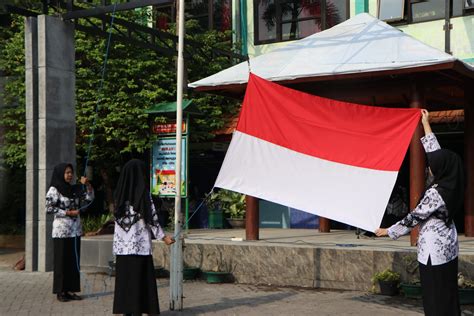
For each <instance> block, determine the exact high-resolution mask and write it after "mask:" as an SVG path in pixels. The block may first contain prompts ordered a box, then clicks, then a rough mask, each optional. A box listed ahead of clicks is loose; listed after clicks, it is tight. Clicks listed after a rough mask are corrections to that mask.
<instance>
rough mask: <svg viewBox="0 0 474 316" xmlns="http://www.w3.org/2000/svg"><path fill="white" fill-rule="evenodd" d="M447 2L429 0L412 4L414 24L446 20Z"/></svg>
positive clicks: (443, 0)
mask: <svg viewBox="0 0 474 316" xmlns="http://www.w3.org/2000/svg"><path fill="white" fill-rule="evenodd" d="M445 6H446V0H429V1H423V2H418V3H412V5H411V15H412V22H424V21H431V20H439V19H444V15H445V13H444V12H445V10H444V9H445Z"/></svg>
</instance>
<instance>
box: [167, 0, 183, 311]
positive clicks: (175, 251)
mask: <svg viewBox="0 0 474 316" xmlns="http://www.w3.org/2000/svg"><path fill="white" fill-rule="evenodd" d="M183 46H184V0H178V74H177V83H176V164H175V171H176V195H175V203H174V207H175V209H174V231H175V236H177V237H176V238H177V240H176V243H174V244H173V246H172V248H171V267H170V270H171V273H170V310H182V309H183V240H182V238H181V223H182V215H181V160H182V157H181V156H182V153H181V149H182V146H181V143H182V132H183V131H182V125H183V73H184V71H183V70H184V60H183Z"/></svg>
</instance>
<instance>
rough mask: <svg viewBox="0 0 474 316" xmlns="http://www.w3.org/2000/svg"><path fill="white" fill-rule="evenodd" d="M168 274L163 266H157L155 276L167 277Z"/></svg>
mask: <svg viewBox="0 0 474 316" xmlns="http://www.w3.org/2000/svg"><path fill="white" fill-rule="evenodd" d="M167 276H168V273H167V271H166V269H165V268H163V267H155V278H165V277H167Z"/></svg>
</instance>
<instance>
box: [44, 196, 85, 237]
mask: <svg viewBox="0 0 474 316" xmlns="http://www.w3.org/2000/svg"><path fill="white" fill-rule="evenodd" d="M83 197H85V198H84V200H85V201H86V203H87V202H90V201H92V200H93V199H94V191H93V190H92V191H91V192H84V196H83ZM81 204H84V202H83V201H82V198H81V197H77V198H73V199H70V198H68V197H65V196H63V195H62V194H61V193H59V191H58V190H57V189H56V188H55V187H50V188H49V190H48V193H46V212H47V213H48V214H54V220H53V233H52V235H53V238H71V237H76V236H81V235H82V225H81V217H80V215H78V216H77V217H72V216H67V215H66V211H68V210H78V209H79V208H80V207H81V206H83V205H81Z"/></svg>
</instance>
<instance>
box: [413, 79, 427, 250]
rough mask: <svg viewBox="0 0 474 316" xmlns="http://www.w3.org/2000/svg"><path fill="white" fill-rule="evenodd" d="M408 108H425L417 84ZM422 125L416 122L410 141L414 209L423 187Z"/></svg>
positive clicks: (423, 153) (423, 154)
mask: <svg viewBox="0 0 474 316" xmlns="http://www.w3.org/2000/svg"><path fill="white" fill-rule="evenodd" d="M410 97H411V99H410V108H416V109H422V108H425V100H424V95H423V88H422V87H421V86H420V85H419V84H417V83H412V85H411V96H410ZM423 135H424V131H423V126H422V125H421V124H418V126H417V128H416V130H415V133H414V134H413V138H412V140H411V143H410V209H411V210H412V209H414V208H415V207H416V205H417V204H418V201H419V200H420V198H421V193H422V192H423V189H424V187H425V167H426V163H425V151H424V149H423V146H422V145H421V142H420V138H421V137H423ZM418 231H419V227H418V226H417V227H415V228H414V229H413V230H412V231H411V234H410V244H411V245H412V246H415V245H416V242H417V240H418Z"/></svg>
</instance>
